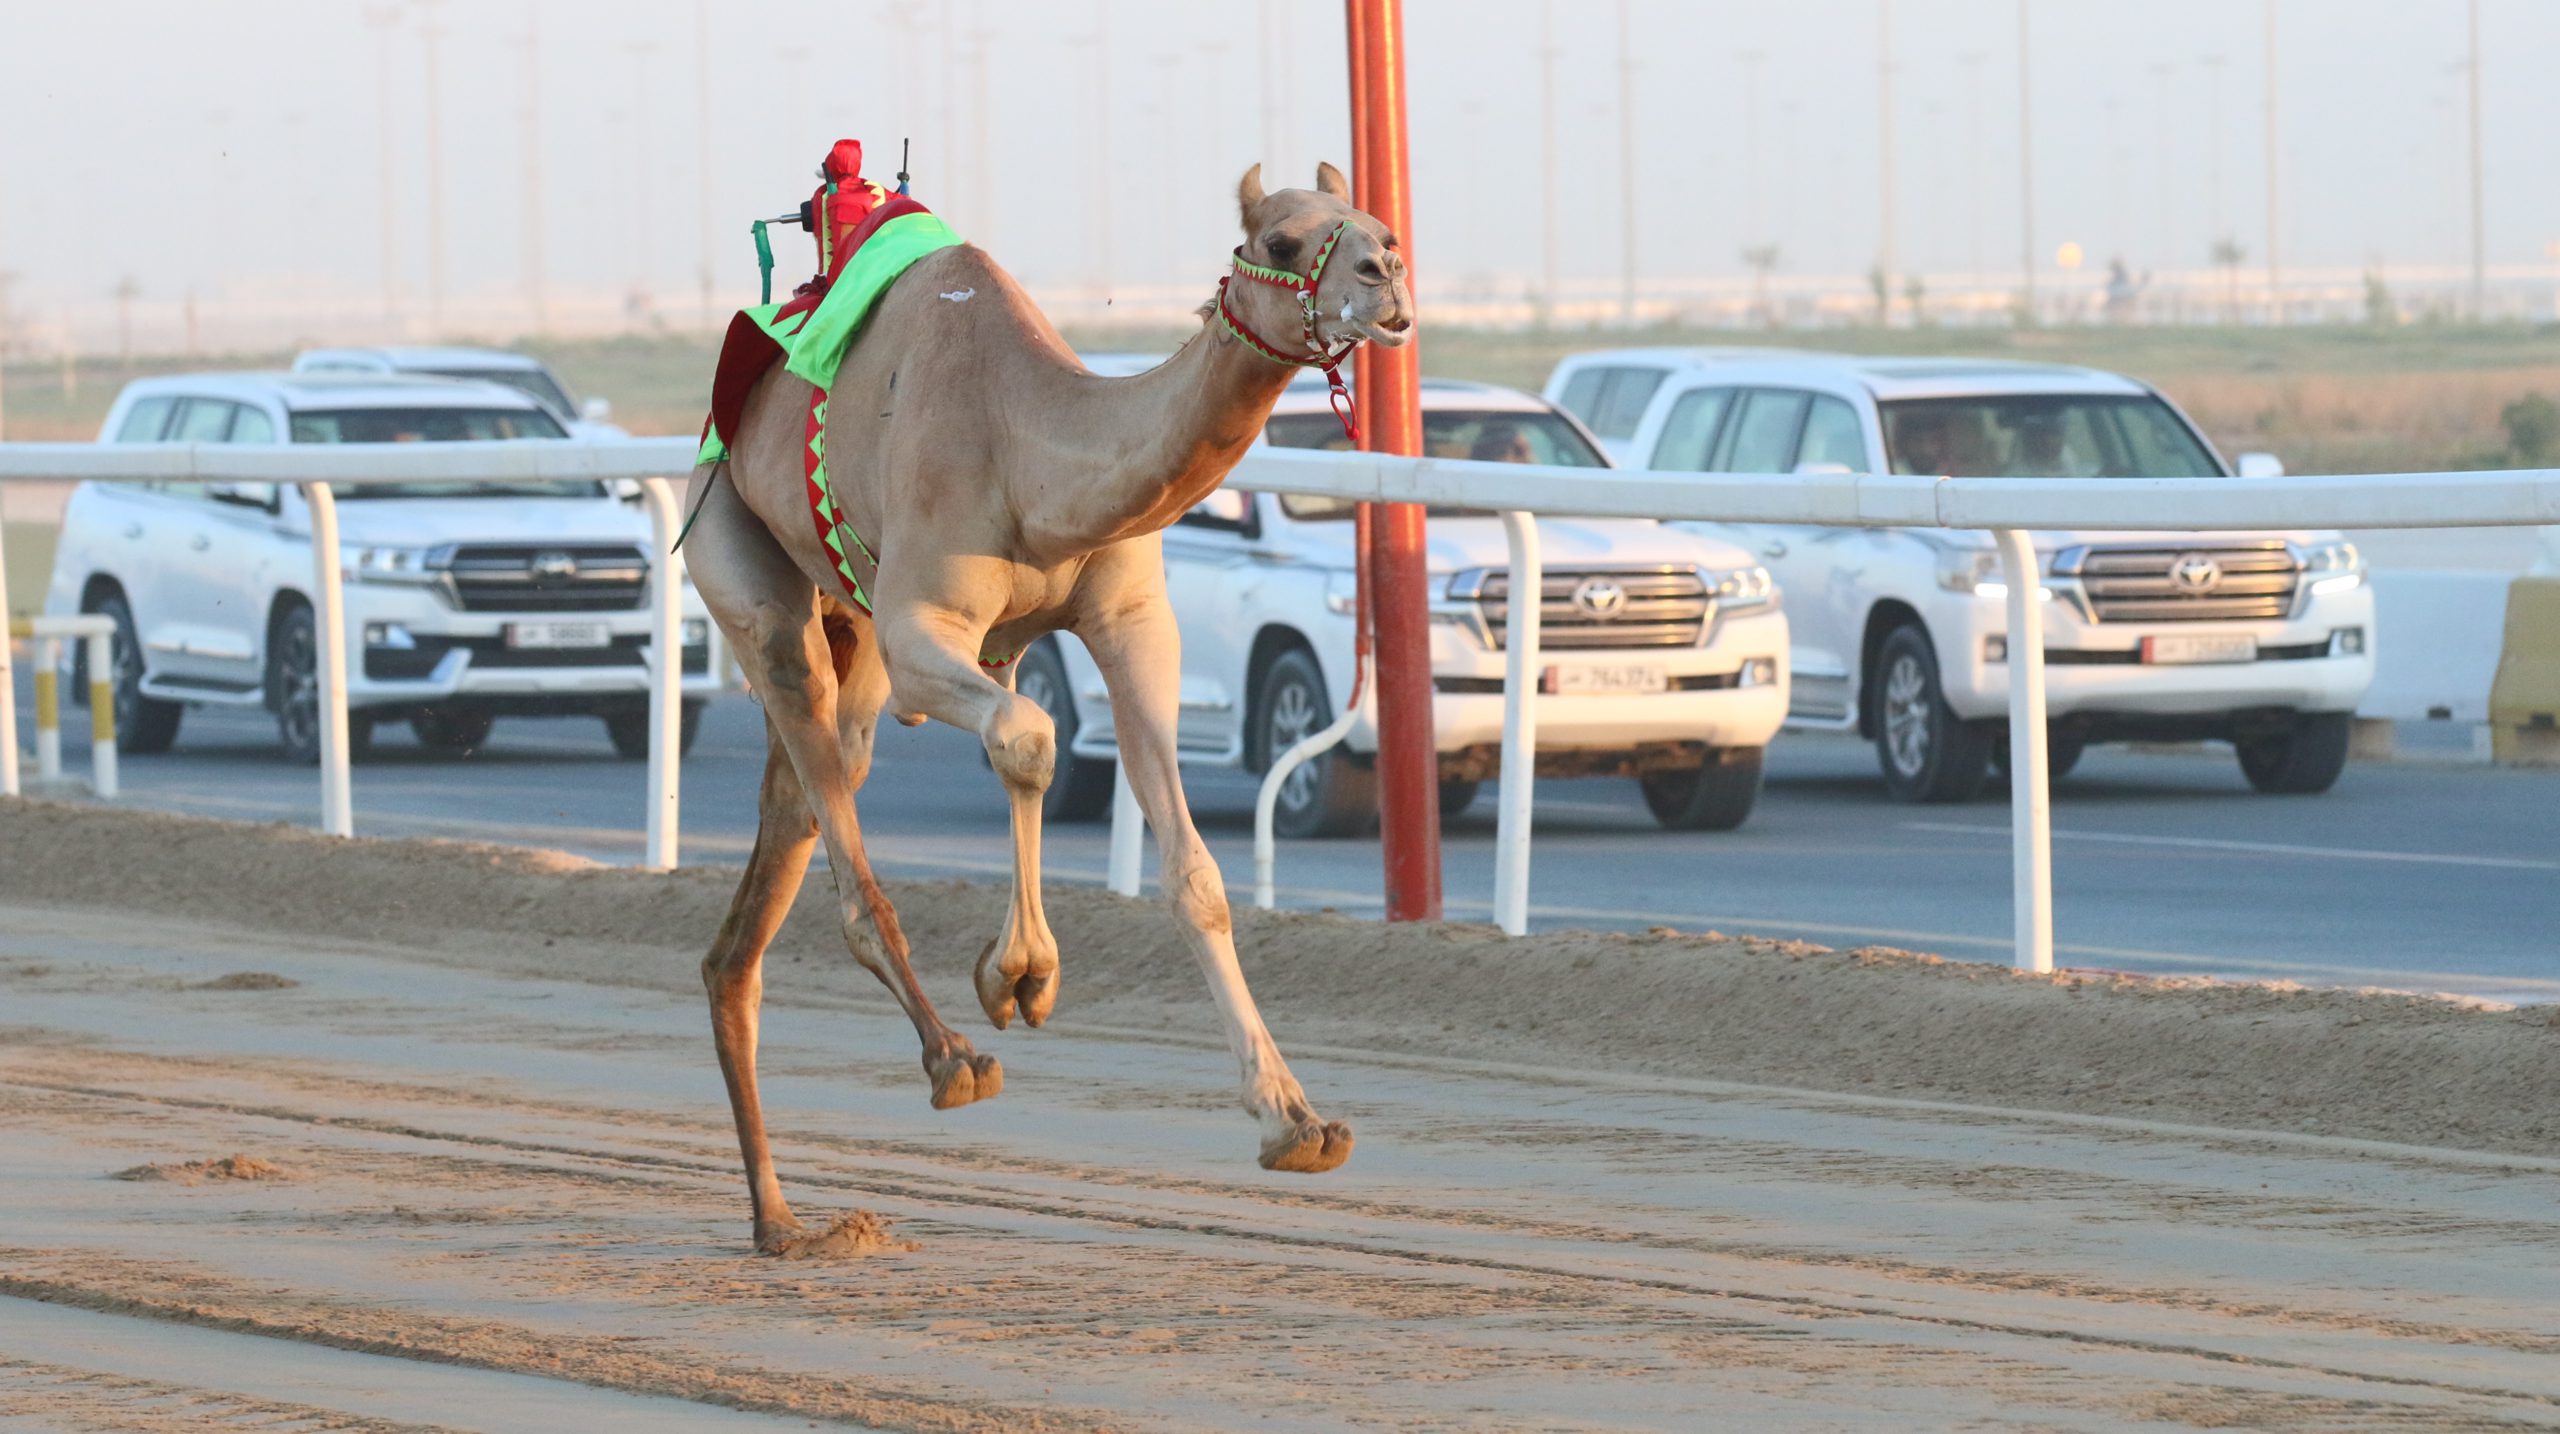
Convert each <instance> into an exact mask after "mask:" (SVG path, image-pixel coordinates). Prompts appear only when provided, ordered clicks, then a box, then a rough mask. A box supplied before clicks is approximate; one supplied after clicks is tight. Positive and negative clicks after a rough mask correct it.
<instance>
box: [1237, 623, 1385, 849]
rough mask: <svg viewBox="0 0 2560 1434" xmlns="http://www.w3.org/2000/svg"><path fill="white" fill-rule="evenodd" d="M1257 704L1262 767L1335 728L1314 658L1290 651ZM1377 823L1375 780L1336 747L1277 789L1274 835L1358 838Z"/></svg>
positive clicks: (1265, 679) (1278, 661) (1272, 669)
mask: <svg viewBox="0 0 2560 1434" xmlns="http://www.w3.org/2000/svg"><path fill="white" fill-rule="evenodd" d="M1259 692H1260V695H1259V696H1258V697H1257V698H1256V699H1255V702H1254V713H1253V730H1254V735H1255V737H1256V738H1257V739H1258V741H1259V744H1260V749H1261V752H1262V759H1263V761H1264V763H1265V764H1266V765H1265V767H1264V770H1266V771H1268V770H1269V767H1268V765H1267V764H1269V763H1272V762H1277V761H1279V760H1280V755H1281V754H1282V753H1284V752H1286V751H1288V750H1289V749H1290V748H1291V747H1294V746H1296V745H1298V743H1299V742H1301V741H1303V740H1305V738H1306V737H1307V736H1308V734H1310V733H1314V732H1320V731H1323V730H1324V729H1325V728H1326V727H1329V726H1331V725H1333V718H1334V710H1333V703H1332V700H1331V698H1329V697H1328V696H1327V695H1326V693H1325V686H1324V673H1323V672H1322V671H1321V670H1319V669H1318V668H1317V666H1316V660H1315V657H1314V655H1313V654H1311V653H1309V652H1308V651H1307V650H1306V649H1304V648H1291V649H1289V650H1288V651H1286V652H1283V653H1281V654H1280V655H1279V656H1278V657H1275V658H1273V659H1272V661H1271V665H1270V666H1269V667H1267V668H1265V669H1264V670H1263V674H1262V681H1261V683H1260V684H1259ZM1377 820H1378V773H1377V769H1376V768H1374V767H1369V766H1365V765H1363V764H1361V763H1360V762H1358V761H1356V760H1354V759H1353V758H1352V756H1351V754H1350V753H1349V752H1348V751H1345V750H1344V749H1343V748H1341V747H1335V748H1334V749H1333V750H1332V751H1329V752H1325V753H1321V754H1319V755H1318V756H1316V757H1315V758H1313V759H1312V760H1310V761H1308V762H1305V763H1303V764H1301V765H1300V766H1299V768H1298V769H1297V770H1296V771H1294V772H1291V773H1290V774H1289V778H1288V780H1287V781H1285V782H1282V783H1281V784H1280V799H1279V801H1278V802H1277V803H1275V804H1274V806H1273V809H1272V817H1271V829H1272V830H1273V831H1274V832H1276V833H1278V834H1279V835H1281V836H1284V837H1292V838H1307V837H1346V836H1359V835H1361V834H1362V833H1364V832H1366V831H1368V830H1369V828H1370V827H1371V826H1372V825H1374V824H1375V823H1376V822H1377Z"/></svg>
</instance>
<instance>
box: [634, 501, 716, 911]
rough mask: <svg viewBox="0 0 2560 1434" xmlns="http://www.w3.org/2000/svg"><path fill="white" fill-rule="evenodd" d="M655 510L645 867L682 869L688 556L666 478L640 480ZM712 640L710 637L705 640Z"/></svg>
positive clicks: (652, 518) (651, 533)
mask: <svg viewBox="0 0 2560 1434" xmlns="http://www.w3.org/2000/svg"><path fill="white" fill-rule="evenodd" d="M640 496H641V498H642V500H643V501H644V502H645V503H646V504H647V505H648V509H649V569H650V571H649V819H648V823H647V826H646V832H647V842H646V846H645V850H644V851H643V853H642V855H641V858H640V865H641V866H642V867H644V868H646V869H648V870H650V871H673V870H675V867H676V831H677V810H676V803H677V800H678V788H677V780H678V779H677V775H676V761H677V759H678V757H680V756H681V755H682V753H681V750H680V749H681V748H682V747H683V746H684V554H682V553H680V552H677V551H676V550H675V544H676V534H677V533H678V532H679V531H681V527H680V523H679V519H678V517H677V506H678V505H677V503H676V490H675V487H674V485H673V484H671V483H669V482H668V481H667V480H666V479H664V478H643V479H641V480H640ZM704 640H705V641H706V642H707V641H709V639H708V638H705V639H704Z"/></svg>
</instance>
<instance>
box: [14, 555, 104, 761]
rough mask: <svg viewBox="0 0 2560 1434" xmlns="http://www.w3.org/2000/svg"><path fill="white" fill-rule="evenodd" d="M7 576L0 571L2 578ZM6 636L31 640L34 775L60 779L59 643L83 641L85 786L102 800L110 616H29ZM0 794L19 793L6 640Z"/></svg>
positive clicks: (15, 689) (16, 737) (16, 718)
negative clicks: (86, 681) (86, 716)
mask: <svg viewBox="0 0 2560 1434" xmlns="http://www.w3.org/2000/svg"><path fill="white" fill-rule="evenodd" d="M7 578H8V575H7V574H6V573H0V583H5V582H6V581H7ZM8 628H9V632H8V635H9V636H10V637H13V638H14V637H23V638H27V639H29V640H30V641H32V642H33V643H34V644H35V660H36V671H35V679H36V779H37V780H38V781H41V782H57V781H60V780H61V779H62V691H61V681H62V679H61V671H60V669H61V666H62V642H63V639H64V638H69V639H71V640H72V641H74V642H79V643H82V644H84V645H85V646H86V647H87V649H88V653H87V658H86V660H87V663H88V667H89V691H88V693H87V698H88V703H89V790H90V791H92V792H95V793H96V794H97V795H98V797H99V799H100V800H102V801H113V800H114V799H115V795H116V703H115V669H116V658H115V636H116V624H115V620H114V619H113V618H107V617H97V616H93V615H89V614H78V615H73V616H55V617H33V618H27V619H24V620H21V621H13V622H11V623H10V624H9V625H8ZM0 733H5V734H6V737H7V740H5V741H0V796H8V797H14V796H16V795H18V690H17V684H16V683H15V682H13V681H12V680H11V677H10V672H9V653H8V644H6V643H0Z"/></svg>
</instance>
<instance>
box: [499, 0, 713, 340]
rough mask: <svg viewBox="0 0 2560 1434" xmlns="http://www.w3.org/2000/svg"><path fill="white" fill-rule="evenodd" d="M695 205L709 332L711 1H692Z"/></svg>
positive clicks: (704, 316)
mask: <svg viewBox="0 0 2560 1434" xmlns="http://www.w3.org/2000/svg"><path fill="white" fill-rule="evenodd" d="M528 8H529V7H528ZM693 203H694V241H695V244H696V245H697V248H698V252H699V256H700V261H699V271H698V277H699V281H700V283H701V287H702V327H703V328H705V329H709V328H710V327H711V325H712V322H713V315H715V314H716V313H717V312H718V310H716V309H714V308H713V307H712V303H711V0H693Z"/></svg>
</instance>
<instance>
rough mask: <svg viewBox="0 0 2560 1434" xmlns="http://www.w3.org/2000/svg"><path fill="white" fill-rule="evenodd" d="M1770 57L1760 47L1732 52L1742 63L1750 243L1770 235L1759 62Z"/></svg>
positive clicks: (1745, 221) (1745, 222)
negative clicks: (1764, 209)
mask: <svg viewBox="0 0 2560 1434" xmlns="http://www.w3.org/2000/svg"><path fill="white" fill-rule="evenodd" d="M1767 58H1768V55H1767V53H1766V52H1764V51H1760V50H1736V51H1735V52H1734V54H1733V60H1734V63H1735V64H1738V65H1740V66H1741V67H1742V229H1743V234H1742V237H1743V240H1744V242H1745V243H1747V244H1761V243H1766V242H1767V241H1768V238H1769V235H1768V230H1767V228H1766V227H1765V225H1764V224H1763V222H1762V217H1761V213H1760V62H1761V61H1762V60H1765V59H1767Z"/></svg>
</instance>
